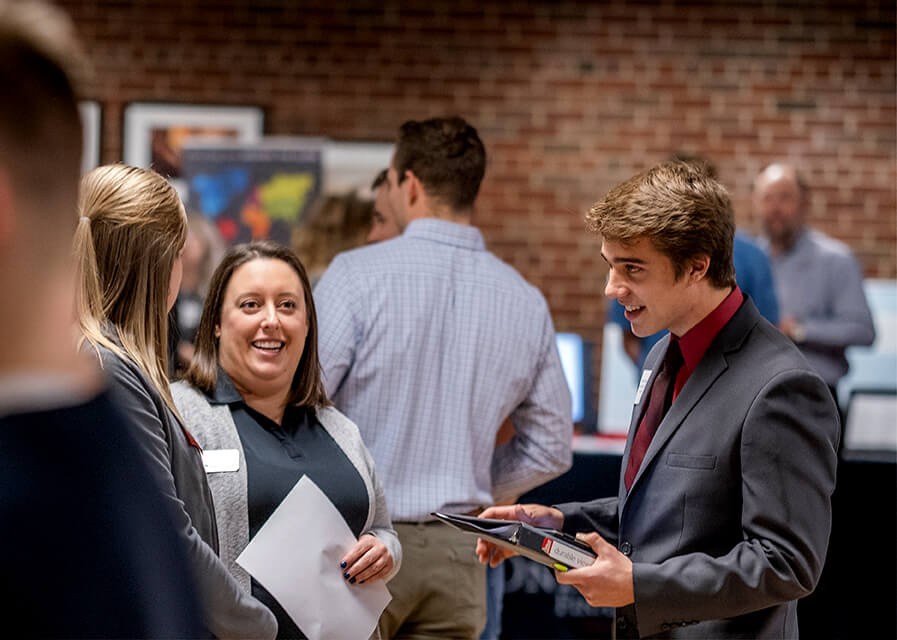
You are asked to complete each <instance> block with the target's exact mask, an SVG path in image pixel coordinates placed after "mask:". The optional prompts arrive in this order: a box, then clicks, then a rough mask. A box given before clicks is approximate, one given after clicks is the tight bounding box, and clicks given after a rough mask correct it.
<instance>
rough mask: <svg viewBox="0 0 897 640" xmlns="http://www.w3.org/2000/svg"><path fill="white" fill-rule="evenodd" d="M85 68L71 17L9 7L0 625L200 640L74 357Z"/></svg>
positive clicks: (151, 491)
mask: <svg viewBox="0 0 897 640" xmlns="http://www.w3.org/2000/svg"><path fill="white" fill-rule="evenodd" d="M84 68H85V67H84V61H83V58H82V53H81V51H80V48H79V47H78V44H77V42H76V41H75V38H74V33H73V30H72V25H71V24H70V22H69V21H68V19H67V18H66V17H65V16H64V15H63V14H62V13H60V12H59V11H57V10H56V9H54V8H52V7H50V6H48V5H45V4H43V3H38V2H7V1H5V0H0V84H2V86H4V87H6V90H5V92H4V96H3V100H2V101H0V292H2V295H3V300H4V306H3V309H4V313H2V314H0V335H2V336H3V338H2V339H0V547H2V549H3V550H4V553H5V557H4V561H3V583H2V584H3V586H2V587H0V616H2V619H3V623H2V626H3V631H4V634H5V635H7V636H10V637H18V636H28V637H31V636H39V637H61V638H78V637H92V638H93V637H117V638H138V637H149V638H156V637H176V638H181V637H196V636H197V635H199V634H200V633H201V632H202V625H201V621H200V616H199V606H198V604H197V600H196V593H195V590H194V588H193V580H192V576H191V574H190V570H189V567H188V565H187V562H186V558H185V554H184V549H183V547H182V545H181V542H180V540H179V539H178V537H177V535H176V533H175V529H174V524H173V519H172V514H171V513H170V512H169V510H168V508H167V505H166V504H165V503H164V501H163V500H162V498H161V496H160V495H159V492H158V490H157V488H156V486H155V484H154V482H153V478H152V476H151V475H150V472H149V470H148V468H147V465H146V462H145V461H144V460H143V458H142V455H141V451H140V449H139V448H138V445H137V443H136V442H135V439H134V433H133V429H132V428H130V426H129V425H128V422H127V420H126V419H125V417H124V416H123V414H122V413H121V412H120V411H119V409H118V408H117V407H116V406H115V404H114V402H113V401H112V400H111V399H110V394H109V392H108V391H106V389H105V384H104V382H103V379H102V377H101V375H100V373H99V371H98V369H97V367H96V365H95V364H94V363H92V362H91V361H90V359H89V358H87V357H84V356H83V355H81V354H79V353H78V352H77V350H76V347H75V333H76V331H75V323H74V301H75V286H74V285H75V282H74V279H73V277H72V273H73V269H72V267H73V265H72V260H71V245H72V236H73V233H74V231H75V225H76V222H77V219H78V217H77V215H76V213H75V203H76V200H77V196H78V173H79V170H80V162H81V144H82V140H81V138H82V133H81V122H80V117H79V114H78V108H77V85H78V82H79V81H80V80H81V77H80V76H81V74H83V72H84Z"/></svg>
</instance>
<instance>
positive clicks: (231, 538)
mask: <svg viewBox="0 0 897 640" xmlns="http://www.w3.org/2000/svg"><path fill="white" fill-rule="evenodd" d="M171 391H172V395H173V396H174V401H175V404H176V405H177V408H178V411H179V412H180V413H181V416H183V418H184V420H185V421H186V423H187V425H188V427H189V428H190V430H191V432H192V433H193V434H194V435H195V436H196V439H197V440H198V441H199V444H200V445H201V446H202V447H203V448H204V449H236V450H237V451H239V454H240V468H239V470H237V471H236V472H227V473H211V474H209V485H210V487H211V488H212V496H213V499H214V501H215V513H216V515H217V517H218V533H219V536H220V538H221V558H222V560H224V562H225V564H226V565H227V567H228V569H230V571H231V573H233V575H234V576H236V577H237V580H238V581H239V582H240V584H241V585H242V587H243V588H244V589H245V590H246V592H247V593H249V591H250V577H249V574H248V573H246V571H245V570H244V569H243V568H242V567H240V566H239V565H238V564H236V562H235V561H236V559H237V556H238V555H240V553H241V552H242V551H243V549H244V548H245V547H246V545H247V544H249V503H248V499H247V484H246V458H245V456H244V453H243V446H242V445H241V444H240V436H239V435H238V434H237V427H236V425H235V424H234V419H233V417H232V416H231V412H230V408H229V407H228V406H227V405H225V404H219V405H212V404H210V403H209V401H208V399H207V398H206V396H205V394H204V393H202V392H201V391H198V390H197V389H195V388H193V387H192V386H190V385H189V384H187V383H186V382H176V383H175V384H173V385H172V388H171ZM317 417H318V420H319V421H320V422H321V425H322V426H323V427H324V428H325V429H326V430H327V433H329V434H330V436H331V437H332V438H333V439H334V441H335V442H336V444H337V445H338V446H339V447H340V448H341V449H342V450H343V452H345V454H346V457H348V458H349V461H350V462H351V463H352V464H353V465H354V466H355V468H356V469H357V470H358V473H359V475H360V476H361V479H362V480H363V481H364V486H365V487H366V488H367V493H368V517H367V520H366V522H365V525H364V532H365V533H372V534H374V535H375V536H377V538H379V539H380V540H381V541H382V542H383V544H385V545H386V548H387V549H389V553H390V554H391V555H392V558H393V569H392V571H391V572H390V573H389V575H388V576H387V577H386V579H387V580H389V579H390V578H392V577H393V576H394V575H395V574H396V573H397V572H398V570H399V566H400V565H401V564H402V547H401V545H400V544H399V538H398V536H397V535H396V532H395V530H394V529H393V528H392V522H391V521H390V519H389V511H388V510H387V508H386V497H385V494H384V493H383V487H382V486H381V485H380V482H379V480H378V479H377V474H376V473H375V471H374V461H373V459H372V458H371V455H370V453H369V452H368V450H367V447H365V446H364V443H363V442H362V440H361V434H360V433H359V432H358V427H356V426H355V423H353V422H352V421H351V420H349V419H348V418H347V417H346V416H344V415H343V414H341V413H340V412H339V411H337V410H336V409H334V408H333V407H324V408H323V409H318V410H317Z"/></svg>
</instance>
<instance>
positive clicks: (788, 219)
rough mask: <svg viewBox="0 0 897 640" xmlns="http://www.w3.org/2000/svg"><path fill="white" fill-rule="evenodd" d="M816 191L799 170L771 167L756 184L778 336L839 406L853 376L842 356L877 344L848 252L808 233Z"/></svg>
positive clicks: (860, 281)
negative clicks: (842, 387) (845, 380)
mask: <svg viewBox="0 0 897 640" xmlns="http://www.w3.org/2000/svg"><path fill="white" fill-rule="evenodd" d="M809 195H810V190H809V187H808V186H807V183H806V181H805V180H804V179H803V178H802V177H801V176H800V174H798V172H797V170H796V169H795V168H794V167H793V166H791V165H787V164H772V165H770V166H768V167H767V168H766V169H764V170H763V171H762V172H761V173H760V175H759V176H758V177H757V180H756V181H755V183H754V208H755V210H756V211H757V212H758V213H760V215H761V216H762V217H763V226H764V229H765V230H766V237H765V238H764V247H765V249H766V250H767V252H768V253H769V257H770V260H771V261H772V272H773V277H774V278H775V285H776V290H777V291H778V294H779V302H780V309H781V319H780V320H779V329H781V330H782V333H784V334H785V335H786V336H788V337H789V338H791V339H792V340H793V341H794V342H795V344H797V346H798V348H799V349H800V350H801V352H802V353H803V354H804V357H806V359H807V361H808V362H809V363H810V365H811V366H812V367H813V368H814V369H816V371H817V372H819V375H821V376H822V378H823V380H825V382H826V384H828V385H829V389H830V390H831V392H832V395H833V396H834V397H835V400H836V401H837V393H836V390H837V385H838V381H839V380H840V379H841V378H842V377H843V376H844V374H845V373H847V358H846V357H845V355H844V353H845V350H846V349H847V347H849V346H851V345H870V344H872V342H873V341H874V340H875V327H874V325H873V323H872V313H871V312H870V311H869V304H868V302H867V301H866V295H865V293H864V292H863V271H862V269H861V268H860V265H859V262H857V259H856V258H855V257H854V255H853V252H851V250H850V249H849V248H848V247H847V245H845V244H843V243H841V242H838V241H837V240H835V239H833V238H830V237H828V236H827V235H825V234H823V233H822V232H820V231H817V230H815V229H811V228H810V227H808V226H807V224H806V221H807V212H808V208H809V204H810V199H809Z"/></svg>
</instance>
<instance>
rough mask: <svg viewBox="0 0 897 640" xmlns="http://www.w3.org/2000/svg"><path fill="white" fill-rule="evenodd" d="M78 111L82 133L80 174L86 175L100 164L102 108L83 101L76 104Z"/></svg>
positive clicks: (90, 101) (93, 102)
mask: <svg viewBox="0 0 897 640" xmlns="http://www.w3.org/2000/svg"><path fill="white" fill-rule="evenodd" d="M78 111H80V112H81V130H82V131H83V132H84V134H83V135H84V145H83V147H82V151H81V173H87V172H88V171H90V170H91V169H94V168H95V167H98V166H99V164H100V131H101V124H102V108H101V107H100V103H99V102H95V101H93V100H85V101H82V102H79V103H78Z"/></svg>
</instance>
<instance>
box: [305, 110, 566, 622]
mask: <svg viewBox="0 0 897 640" xmlns="http://www.w3.org/2000/svg"><path fill="white" fill-rule="evenodd" d="M485 166H486V153H485V149H484V147H483V143H482V142H481V140H480V138H479V136H478V135H477V132H476V130H475V129H474V128H473V127H472V126H470V125H469V124H468V123H467V122H465V121H464V120H462V119H461V118H438V119H431V120H426V121H422V122H418V121H409V122H406V123H405V124H403V125H402V126H401V128H400V129H399V135H398V140H397V142H396V150H395V154H394V155H393V158H392V162H391V165H390V167H389V171H388V173H387V184H386V185H385V186H384V187H383V188H385V189H387V197H388V200H389V204H390V208H391V210H392V211H393V213H394V215H395V218H396V223H397V224H398V227H399V229H400V230H401V232H402V234H401V235H400V236H398V237H396V238H393V239H391V240H387V241H385V242H380V243H378V244H375V245H371V246H367V247H362V248H360V249H355V250H353V251H349V252H346V253H343V254H340V255H339V256H337V257H336V259H335V260H334V261H333V262H332V263H331V265H330V267H329V268H328V269H327V271H326V272H325V273H324V275H323V276H322V278H321V280H320V282H319V283H318V285H317V287H316V289H315V306H316V308H317V311H318V320H319V326H320V359H321V366H322V368H323V371H324V384H325V386H326V390H327V394H328V396H329V397H330V398H331V399H332V400H333V402H334V403H335V404H336V406H337V407H338V408H339V409H340V410H341V411H343V412H344V413H345V414H346V415H347V416H349V417H350V418H351V419H352V420H353V421H355V422H356V424H358V426H359V428H360V429H361V432H362V435H363V437H364V440H365V442H366V444H367V445H368V447H369V448H370V450H371V453H372V455H373V457H374V461H375V463H376V464H377V471H378V474H380V475H381V477H382V478H383V479H384V484H385V487H386V496H387V500H388V503H389V507H390V515H391V516H392V520H393V523H394V525H395V528H396V530H397V531H398V533H399V538H400V540H401V542H402V547H403V554H404V558H405V560H404V563H403V568H402V570H400V572H399V574H398V575H397V576H396V577H395V578H393V580H392V582H390V584H389V590H390V592H391V593H392V595H393V600H392V602H391V603H390V605H389V607H388V608H387V610H386V611H385V612H384V614H383V617H382V618H381V622H380V632H381V634H382V635H383V637H384V638H410V637H414V638H447V637H451V638H477V637H479V634H480V632H481V631H482V629H483V626H484V624H485V621H486V599H485V591H486V586H485V574H484V569H485V568H484V567H483V566H482V565H479V563H478V562H477V559H476V556H475V555H474V552H473V545H472V543H471V540H470V539H469V538H467V537H466V536H464V535H463V534H461V533H458V532H456V531H455V530H454V529H452V528H450V527H446V526H445V525H443V524H440V523H438V522H436V521H435V519H434V518H433V517H432V516H431V515H430V514H431V512H433V511H442V512H447V513H456V514H457V513H477V512H479V511H480V510H481V509H482V507H484V506H485V505H490V504H494V503H500V502H504V501H507V500H510V499H513V498H515V497H516V496H519V495H520V494H522V493H524V492H526V491H528V490H530V489H532V488H533V487H536V486H538V485H540V484H542V483H544V482H546V481H548V480H550V479H551V478H554V477H556V476H558V475H560V474H561V473H563V472H564V471H566V470H567V469H568V468H569V467H570V463H571V456H572V454H571V439H572V433H573V423H572V418H571V403H570V393H569V390H568V388H567V383H566V380H565V378H564V374H563V371H562V369H561V363H560V358H559V356H558V352H557V346H556V342H555V332H554V326H553V324H552V321H551V315H550V313H549V310H548V305H547V304H546V302H545V299H544V297H543V296H542V294H541V293H540V292H539V291H538V290H537V289H536V288H535V287H533V286H531V285H529V284H528V283H527V282H526V281H525V280H524V279H523V278H522V277H521V276H520V275H519V274H518V273H517V272H516V271H514V269H512V268H511V267H509V266H508V265H506V264H504V263H503V262H501V261H500V260H499V259H498V258H496V257H495V256H494V255H492V254H491V253H490V252H488V251H487V250H486V248H485V244H484V242H483V236H482V235H481V233H480V232H479V230H477V229H476V228H475V227H474V226H472V224H471V219H472V214H473V208H474V201H475V199H476V195H477V192H478V190H479V187H480V182H481V181H482V179H483V175H484V173H485ZM507 416H510V418H511V422H512V423H513V425H514V429H515V434H514V436H513V438H512V439H511V440H510V442H508V443H507V444H504V445H501V446H499V447H498V448H496V447H495V437H496V433H497V432H498V429H499V427H500V426H501V424H502V422H503V420H504V419H505V418H506V417H507Z"/></svg>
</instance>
